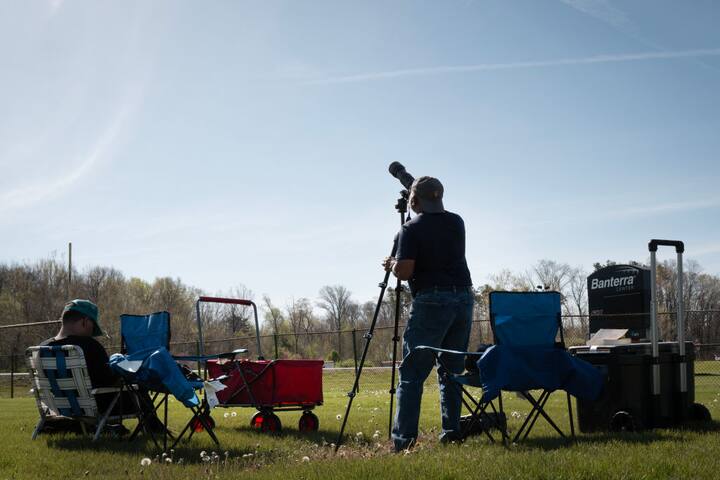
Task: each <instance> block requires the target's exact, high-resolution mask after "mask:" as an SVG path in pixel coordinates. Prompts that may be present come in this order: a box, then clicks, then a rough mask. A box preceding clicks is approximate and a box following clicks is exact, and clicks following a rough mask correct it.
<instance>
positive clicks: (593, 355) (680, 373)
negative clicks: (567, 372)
mask: <svg viewBox="0 0 720 480" xmlns="http://www.w3.org/2000/svg"><path fill="white" fill-rule="evenodd" d="M661 245H665V246H672V247H675V251H676V253H677V268H678V278H677V305H678V308H677V332H678V339H677V341H676V342H660V341H659V340H658V337H659V334H658V327H657V325H658V324H657V304H656V298H655V292H656V283H657V282H656V277H655V271H656V258H655V255H656V252H657V248H658V246H661ZM648 247H649V250H650V291H649V294H650V302H649V304H650V305H649V306H650V325H649V328H648V329H647V333H648V334H649V336H650V341H649V342H647V341H645V342H637V343H630V344H621V345H607V346H592V347H591V346H582V347H572V348H571V349H570V351H571V352H572V353H573V354H574V355H577V356H578V357H579V358H581V359H582V360H585V361H587V362H589V363H591V364H593V365H595V366H596V367H597V368H599V369H600V370H602V371H603V373H604V374H605V380H606V383H605V389H604V391H603V394H602V395H601V397H600V398H599V399H597V400H595V401H582V400H578V402H577V412H578V423H579V426H580V431H582V432H594V431H605V430H614V431H622V430H641V429H645V428H655V427H670V426H676V425H680V424H682V423H684V422H686V421H687V420H696V421H697V420H699V421H709V420H710V413H709V411H708V410H707V409H706V408H705V407H704V406H703V405H700V404H697V403H694V402H695V348H694V345H693V343H692V342H686V341H685V318H684V317H685V315H684V306H683V270H682V254H683V252H684V250H685V246H684V244H683V242H680V241H676V240H651V241H650V243H649V245H648ZM622 267H623V268H624V267H625V266H622ZM627 275H633V273H632V272H631V271H629V273H627ZM634 275H637V274H634ZM591 280H592V281H595V283H597V285H596V286H598V287H601V288H602V287H605V286H606V285H612V286H613V287H626V286H632V285H633V284H634V283H635V281H634V280H633V279H628V280H623V279H622V278H619V277H617V278H612V279H610V280H603V279H597V280H594V279H589V281H588V283H590V281H591ZM626 284H627V285H626ZM591 293H592V292H591ZM599 293H603V294H604V295H605V296H606V298H611V297H612V296H619V295H623V294H628V293H635V292H631V291H627V292H620V291H618V292H617V293H616V294H613V292H610V293H609V294H608V293H605V292H599ZM589 296H590V295H589ZM640 303H644V302H640ZM638 305H639V303H638ZM636 312H637V311H636ZM636 312H627V313H636ZM603 313H610V312H603ZM612 313H613V314H617V313H621V312H619V311H613V312H612ZM623 313H624V312H623ZM627 317H630V316H627ZM633 317H639V318H642V314H640V315H634V316H633ZM613 327H615V328H617V327H622V325H613ZM628 327H634V332H635V334H634V335H631V337H634V338H637V337H636V335H638V334H640V332H643V328H644V325H643V323H642V322H637V321H635V323H634V324H633V325H628V326H627V327H625V328H628Z"/></svg>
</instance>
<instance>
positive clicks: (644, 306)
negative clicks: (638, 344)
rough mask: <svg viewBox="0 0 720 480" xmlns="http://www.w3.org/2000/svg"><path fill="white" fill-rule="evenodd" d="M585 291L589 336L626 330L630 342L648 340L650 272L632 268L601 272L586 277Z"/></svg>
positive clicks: (622, 267) (618, 267) (605, 269)
mask: <svg viewBox="0 0 720 480" xmlns="http://www.w3.org/2000/svg"><path fill="white" fill-rule="evenodd" d="M587 289H588V304H589V311H590V335H592V334H593V333H595V332H597V331H598V330H599V329H601V328H627V329H628V336H629V337H630V338H632V339H635V340H637V339H647V338H648V336H649V329H650V270H649V269H647V268H642V267H635V266H632V265H612V266H609V267H605V268H601V269H600V270H598V271H596V272H595V273H593V274H592V275H590V276H589V277H588V279H587ZM626 314H627V315H626ZM605 315H608V316H605Z"/></svg>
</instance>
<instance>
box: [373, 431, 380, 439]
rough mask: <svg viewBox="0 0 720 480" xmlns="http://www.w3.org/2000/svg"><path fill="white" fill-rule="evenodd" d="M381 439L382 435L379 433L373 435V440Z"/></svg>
mask: <svg viewBox="0 0 720 480" xmlns="http://www.w3.org/2000/svg"><path fill="white" fill-rule="evenodd" d="M379 438H380V434H379V433H378V432H375V433H373V440H377V439H379Z"/></svg>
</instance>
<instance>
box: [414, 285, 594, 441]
mask: <svg viewBox="0 0 720 480" xmlns="http://www.w3.org/2000/svg"><path fill="white" fill-rule="evenodd" d="M490 325H491V327H492V331H493V337H494V342H495V344H494V345H492V346H490V347H489V348H487V349H486V350H485V351H484V352H482V353H481V354H479V353H477V352H454V351H448V350H442V349H437V348H429V347H418V348H427V349H429V350H431V351H432V352H433V353H434V354H435V357H436V359H437V361H438V362H439V363H442V355H465V356H466V357H470V358H473V360H476V359H477V357H479V359H477V361H476V362H475V361H473V362H469V363H470V365H469V366H470V367H471V368H469V369H468V371H467V372H465V373H463V374H455V375H453V374H448V375H449V378H450V380H452V383H451V384H453V385H455V386H456V387H457V388H458V389H460V391H461V392H462V396H463V403H464V405H465V407H466V408H467V409H468V410H469V411H470V413H471V416H470V419H469V421H467V422H465V425H464V426H463V430H462V433H463V434H467V433H468V432H470V431H474V430H475V429H476V427H477V426H478V425H481V426H483V428H482V430H483V431H484V432H485V433H486V434H487V435H488V436H489V437H490V438H491V439H492V436H491V435H490V433H489V431H488V428H486V427H495V428H497V429H498V430H500V432H501V433H502V436H503V441H507V440H509V435H508V432H507V425H506V422H504V421H503V419H504V418H505V414H504V410H503V402H502V394H501V392H502V391H510V392H516V393H518V395H519V396H520V397H521V398H524V399H525V400H527V401H528V402H529V403H530V405H531V406H532V408H531V410H530V412H529V413H528V415H527V417H526V418H525V421H524V422H523V424H522V426H521V427H520V429H519V430H518V431H517V432H516V433H515V436H514V438H513V440H512V441H513V442H517V441H518V440H521V439H525V438H527V436H528V435H529V434H530V431H531V430H532V428H533V427H534V426H535V424H536V422H537V420H538V418H539V417H543V418H544V419H545V420H546V421H547V422H548V423H549V424H550V426H551V427H552V428H553V429H554V430H555V431H556V432H558V433H559V434H560V435H561V436H562V437H564V438H566V437H567V436H566V435H565V433H564V432H563V431H562V430H561V429H560V428H559V427H558V425H557V423H556V422H555V421H554V420H553V419H552V418H551V417H550V416H549V415H548V413H547V412H546V411H545V405H546V404H547V401H548V399H549V398H550V395H551V394H552V392H554V391H555V390H565V392H566V394H567V406H568V418H569V423H570V435H571V436H572V437H573V438H574V436H575V426H574V422H573V415H572V404H571V401H570V395H571V394H572V395H574V396H577V397H580V398H587V399H595V398H597V397H598V396H599V395H600V393H601V390H602V388H603V376H602V374H601V373H600V372H599V371H598V370H597V369H596V368H595V367H593V366H592V365H590V364H589V363H587V362H584V361H582V360H580V359H578V358H576V357H573V356H571V355H570V354H569V353H568V352H567V351H566V350H565V343H564V342H565V339H564V334H563V329H562V321H561V316H560V294H559V293H558V292H491V293H490ZM558 337H559V338H558ZM466 363H467V362H466ZM473 364H474V365H476V366H477V368H473V366H474V365H473ZM466 387H480V388H482V392H483V393H482V397H481V398H480V399H479V400H476V399H475V398H474V397H473V395H472V394H471V393H470V392H469V391H468V389H467V388H466ZM532 390H540V391H541V393H540V395H539V396H538V397H536V396H535V394H533V393H532V392H531V391H532ZM495 398H497V399H498V405H499V408H497V409H496V407H495V405H494V404H493V400H494V399H495ZM488 407H489V408H490V409H491V410H492V411H493V412H495V416H494V417H491V416H489V415H488V414H487V410H488Z"/></svg>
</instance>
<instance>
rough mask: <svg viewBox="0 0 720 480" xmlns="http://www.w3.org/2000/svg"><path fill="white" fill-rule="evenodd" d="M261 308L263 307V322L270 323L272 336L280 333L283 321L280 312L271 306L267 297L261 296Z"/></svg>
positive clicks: (270, 301)
mask: <svg viewBox="0 0 720 480" xmlns="http://www.w3.org/2000/svg"><path fill="white" fill-rule="evenodd" d="M263 306H264V307H265V321H267V322H269V323H270V327H271V328H272V331H273V334H278V333H280V329H281V327H282V324H283V322H284V321H285V318H284V317H283V314H282V311H281V310H280V309H279V308H278V307H276V306H275V305H273V303H272V300H270V297H269V296H268V295H263Z"/></svg>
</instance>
